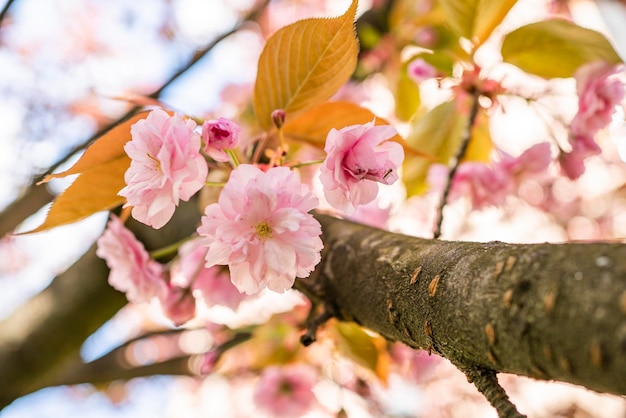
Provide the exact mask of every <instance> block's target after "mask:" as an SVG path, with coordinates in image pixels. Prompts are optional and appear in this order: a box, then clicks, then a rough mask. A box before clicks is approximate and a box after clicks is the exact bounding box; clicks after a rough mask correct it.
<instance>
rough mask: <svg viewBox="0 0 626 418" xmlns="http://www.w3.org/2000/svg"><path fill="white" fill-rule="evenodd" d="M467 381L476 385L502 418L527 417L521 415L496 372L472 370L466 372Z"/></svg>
mask: <svg viewBox="0 0 626 418" xmlns="http://www.w3.org/2000/svg"><path fill="white" fill-rule="evenodd" d="M465 375H466V376H467V380H469V381H470V382H471V383H474V386H476V388H477V389H478V391H479V392H480V393H482V394H483V395H484V396H485V398H487V400H488V401H489V403H490V404H491V405H492V406H493V407H494V408H495V409H496V411H498V416H499V417H500V418H525V417H526V415H523V414H520V413H519V412H518V411H517V408H516V407H515V405H513V403H512V402H511V400H510V399H509V396H508V395H507V394H506V391H505V390H504V388H502V386H500V383H498V377H497V376H496V372H495V371H493V370H487V369H470V370H465Z"/></svg>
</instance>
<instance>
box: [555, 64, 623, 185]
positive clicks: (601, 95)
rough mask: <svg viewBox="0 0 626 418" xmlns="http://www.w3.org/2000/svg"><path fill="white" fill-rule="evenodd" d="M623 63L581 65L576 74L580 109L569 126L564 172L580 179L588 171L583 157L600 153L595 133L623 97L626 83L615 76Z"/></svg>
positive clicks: (606, 123) (572, 177)
mask: <svg viewBox="0 0 626 418" xmlns="http://www.w3.org/2000/svg"><path fill="white" fill-rule="evenodd" d="M620 71H622V68H621V66H615V65H611V64H608V63H606V62H604V61H595V62H591V63H589V64H585V65H583V66H581V67H580V68H579V69H578V70H577V71H576V74H575V78H576V90H577V93H578V112H577V113H576V115H575V116H574V119H573V120H572V122H571V125H570V137H569V143H570V145H571V148H572V149H571V151H570V152H563V153H561V155H560V158H559V161H560V163H561V169H562V171H563V173H564V174H565V175H566V176H567V177H569V178H570V179H577V178H578V177H580V176H581V174H583V173H584V171H585V166H584V160H585V159H586V158H587V157H590V156H593V155H598V154H600V152H601V150H600V147H599V146H598V144H596V142H595V141H594V136H595V135H596V134H597V133H598V131H600V129H602V128H604V127H605V126H606V125H608V124H609V122H610V121H611V116H612V115H613V113H614V112H615V108H616V106H617V105H618V104H619V103H621V101H622V100H623V99H624V94H625V88H624V83H623V81H621V80H620V79H619V78H617V77H615V76H616V74H617V73H619V72H620Z"/></svg>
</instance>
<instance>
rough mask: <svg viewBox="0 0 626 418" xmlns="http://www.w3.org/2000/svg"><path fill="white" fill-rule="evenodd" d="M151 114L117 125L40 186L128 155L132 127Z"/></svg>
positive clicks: (135, 116)
mask: <svg viewBox="0 0 626 418" xmlns="http://www.w3.org/2000/svg"><path fill="white" fill-rule="evenodd" d="M149 113H150V111H146V112H140V113H137V114H136V115H133V116H131V117H130V118H128V119H126V120H125V121H124V122H122V123H120V124H119V125H115V126H114V127H113V128H111V129H110V130H108V131H107V132H105V133H104V134H103V135H102V136H100V137H99V138H98V139H97V140H96V141H95V142H94V143H93V144H91V145H90V146H89V147H88V148H87V149H86V150H85V152H84V153H83V155H82V156H81V157H80V159H79V160H78V161H77V162H76V163H75V164H74V165H73V166H72V167H70V168H69V169H68V170H66V171H64V172H62V173H56V174H49V175H47V176H46V177H44V179H43V180H42V181H41V182H39V184H41V183H47V182H49V181H50V180H52V179H57V178H62V177H66V176H69V175H71V174H78V173H84V172H88V171H91V170H94V169H98V167H99V166H100V165H102V164H106V163H108V162H110V161H112V160H115V159H118V158H119V157H121V156H123V155H126V154H125V152H124V144H126V142H128V141H130V139H131V138H130V126H131V125H133V124H134V123H135V122H137V121H139V120H141V119H145V118H146V117H147V116H148V114H149ZM122 187H123V186H122ZM120 189H121V187H120ZM118 191H119V189H118ZM116 193H117V192H116Z"/></svg>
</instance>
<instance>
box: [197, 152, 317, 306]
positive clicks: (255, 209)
mask: <svg viewBox="0 0 626 418" xmlns="http://www.w3.org/2000/svg"><path fill="white" fill-rule="evenodd" d="M317 203H318V200H317V198H316V197H315V195H314V194H313V193H311V191H310V189H309V188H308V187H307V186H305V185H304V184H302V183H301V182H300V181H299V179H298V177H297V175H296V174H295V173H294V172H292V171H291V170H289V169H288V168H287V167H274V168H271V169H269V170H268V171H267V172H264V171H261V170H260V169H259V168H257V167H255V166H253V165H248V164H241V165H239V166H238V167H237V169H235V170H233V171H232V173H231V175H230V178H229V180H228V182H227V183H226V185H225V186H224V189H223V190H222V193H221V194H220V197H219V200H218V203H214V204H211V205H209V206H207V208H206V210H205V215H204V216H203V217H202V225H201V226H200V227H198V233H199V234H200V235H201V236H202V237H204V243H205V245H206V246H208V252H207V255H206V266H207V267H211V266H214V265H228V267H229V269H230V275H231V280H232V282H233V284H234V285H235V286H236V287H237V289H239V291H241V292H245V293H247V294H253V293H256V292H259V291H260V290H261V289H263V288H265V287H267V288H269V289H270V290H273V291H275V292H283V291H285V290H286V289H289V288H290V287H291V286H292V285H293V282H294V280H295V278H296V277H307V276H308V275H309V274H310V273H311V271H313V269H314V268H315V265H316V264H317V263H318V262H319V261H320V251H321V249H322V240H321V239H320V234H321V226H320V224H319V222H318V221H317V220H315V218H313V216H312V215H311V214H310V213H308V212H309V211H310V210H312V209H314V208H315V207H316V206H317Z"/></svg>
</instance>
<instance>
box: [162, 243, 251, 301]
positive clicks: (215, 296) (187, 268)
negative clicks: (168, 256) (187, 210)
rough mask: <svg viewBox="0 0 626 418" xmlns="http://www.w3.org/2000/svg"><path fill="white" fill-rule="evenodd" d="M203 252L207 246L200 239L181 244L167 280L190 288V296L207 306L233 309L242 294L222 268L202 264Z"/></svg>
mask: <svg viewBox="0 0 626 418" xmlns="http://www.w3.org/2000/svg"><path fill="white" fill-rule="evenodd" d="M206 253H207V248H206V247H205V246H204V245H203V244H202V240H201V239H193V240H191V241H188V242H186V243H184V244H183V245H181V247H180V248H179V249H178V255H179V258H178V260H177V262H175V263H174V264H173V265H172V268H171V270H170V277H171V283H172V284H173V285H176V286H179V287H181V288H190V289H192V291H193V294H194V296H198V297H200V296H201V297H202V300H203V301H204V303H205V304H206V305H207V306H209V307H211V306H214V305H222V306H226V307H228V308H231V309H237V307H238V306H239V304H240V303H241V302H242V301H243V300H244V299H245V298H246V297H245V295H242V294H241V293H240V292H239V291H238V290H237V288H236V287H235V286H234V285H233V284H232V282H231V281H230V276H229V275H228V270H227V269H226V268H224V267H221V266H213V267H209V268H206V267H205V266H204V259H205V257H206Z"/></svg>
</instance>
